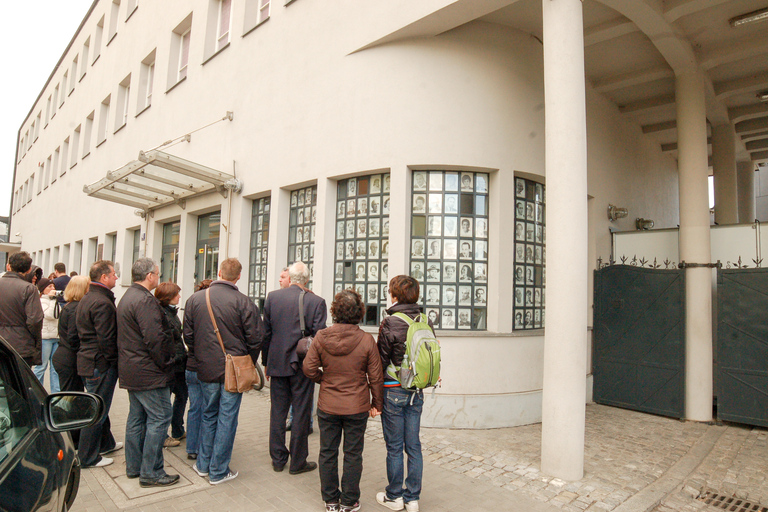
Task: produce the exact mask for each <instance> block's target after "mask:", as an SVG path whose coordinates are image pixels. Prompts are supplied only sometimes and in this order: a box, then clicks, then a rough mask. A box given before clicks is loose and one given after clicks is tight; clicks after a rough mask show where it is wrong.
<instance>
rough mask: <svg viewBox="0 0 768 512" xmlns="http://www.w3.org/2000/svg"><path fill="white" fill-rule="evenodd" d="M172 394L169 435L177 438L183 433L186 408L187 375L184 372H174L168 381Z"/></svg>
mask: <svg viewBox="0 0 768 512" xmlns="http://www.w3.org/2000/svg"><path fill="white" fill-rule="evenodd" d="M170 388H171V393H172V394H173V416H172V417H171V437H174V438H176V439H179V438H180V437H181V436H183V435H184V410H185V409H186V408H187V398H189V391H188V390H187V377H186V376H185V374H184V372H174V374H173V382H171V383H170Z"/></svg>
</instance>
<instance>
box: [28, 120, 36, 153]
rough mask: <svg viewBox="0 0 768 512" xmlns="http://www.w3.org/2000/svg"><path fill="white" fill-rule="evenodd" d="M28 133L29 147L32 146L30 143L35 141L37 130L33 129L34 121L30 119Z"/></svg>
mask: <svg viewBox="0 0 768 512" xmlns="http://www.w3.org/2000/svg"><path fill="white" fill-rule="evenodd" d="M29 133H30V135H31V137H30V138H29V147H30V148H31V147H32V144H34V143H35V142H37V130H35V122H34V121H32V124H31V125H30V126H29Z"/></svg>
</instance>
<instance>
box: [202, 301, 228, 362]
mask: <svg viewBox="0 0 768 512" xmlns="http://www.w3.org/2000/svg"><path fill="white" fill-rule="evenodd" d="M205 304H206V305H207V306H208V314H209V315H211V323H212V324H213V332H215V333H216V338H217V339H218V340H219V345H221V351H222V352H224V357H227V351H226V350H225V349H224V342H223V341H222V340H221V334H220V333H219V327H218V326H217V325H216V318H215V317H214V316H213V308H212V307H211V289H210V288H206V289H205Z"/></svg>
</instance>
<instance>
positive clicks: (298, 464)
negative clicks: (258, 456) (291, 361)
mask: <svg viewBox="0 0 768 512" xmlns="http://www.w3.org/2000/svg"><path fill="white" fill-rule="evenodd" d="M269 382H270V385H269V396H270V398H271V400H272V405H271V410H270V414H269V455H270V457H272V464H275V465H280V466H283V465H285V464H286V463H287V462H288V456H289V455H290V456H291V466H290V469H291V471H295V470H298V469H301V468H303V467H304V465H305V464H306V463H307V456H308V455H309V442H308V441H307V438H308V437H309V419H310V417H311V415H312V393H313V392H314V390H315V383H314V382H312V381H311V380H309V379H308V378H307V377H306V376H305V375H304V373H302V372H301V371H299V373H297V374H296V375H292V376H290V377H271V378H270V380H269ZM291 405H293V425H292V426H291V448H290V451H289V450H288V448H286V446H285V420H286V418H287V417H288V409H289V408H290V407H291Z"/></svg>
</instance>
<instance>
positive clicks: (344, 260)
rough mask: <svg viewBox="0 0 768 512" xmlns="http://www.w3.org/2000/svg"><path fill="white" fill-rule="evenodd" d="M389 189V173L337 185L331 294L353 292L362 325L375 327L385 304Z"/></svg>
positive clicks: (387, 280)
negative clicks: (359, 302) (359, 304)
mask: <svg viewBox="0 0 768 512" xmlns="http://www.w3.org/2000/svg"><path fill="white" fill-rule="evenodd" d="M389 187H390V176H389V173H384V174H374V175H371V176H360V177H358V178H349V179H346V180H341V181H339V182H338V192H337V195H336V262H335V265H336V266H335V268H334V276H335V277H334V294H336V293H339V292H340V291H341V290H344V289H348V288H354V289H356V290H357V292H358V293H359V294H360V296H361V297H362V298H363V301H364V302H365V304H366V314H365V318H364V319H363V321H362V323H363V324H364V325H378V324H379V322H380V321H381V319H382V317H383V313H384V310H385V309H386V305H387V295H388V290H387V284H388V283H389V275H388V273H389V272H388V263H387V262H388V258H389Z"/></svg>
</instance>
